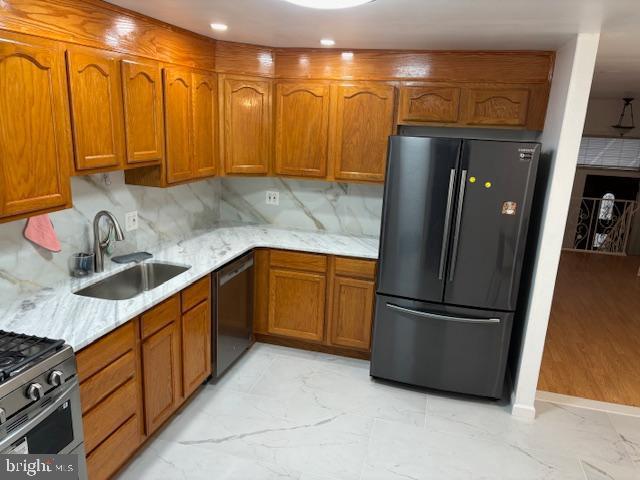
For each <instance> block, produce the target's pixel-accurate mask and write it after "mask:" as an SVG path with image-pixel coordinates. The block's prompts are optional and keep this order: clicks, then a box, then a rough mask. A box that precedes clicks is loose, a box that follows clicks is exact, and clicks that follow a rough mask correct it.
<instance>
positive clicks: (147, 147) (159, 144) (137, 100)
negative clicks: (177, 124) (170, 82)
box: [122, 60, 164, 165]
mask: <svg viewBox="0 0 640 480" xmlns="http://www.w3.org/2000/svg"><path fill="white" fill-rule="evenodd" d="M122 89H123V94H124V119H125V124H124V125H125V136H126V139H127V163H128V164H132V165H135V164H137V163H149V162H158V163H159V162H161V161H162V159H163V157H164V145H163V144H164V132H163V120H162V82H161V79H160V67H159V66H158V64H157V63H155V62H151V61H149V62H146V61H145V62H137V61H132V60H123V62H122Z"/></svg>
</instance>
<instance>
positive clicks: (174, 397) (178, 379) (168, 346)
mask: <svg viewBox="0 0 640 480" xmlns="http://www.w3.org/2000/svg"><path fill="white" fill-rule="evenodd" d="M178 298H179V297H178V296H174V297H172V298H170V299H169V300H166V301H165V302H164V303H161V304H160V305H158V306H156V307H154V308H153V309H151V310H149V311H148V312H146V313H145V314H143V316H142V329H143V331H144V330H145V324H146V323H150V322H153V323H158V324H162V325H163V326H162V327H161V328H160V329H159V330H157V331H155V332H154V333H152V334H150V335H149V336H148V337H143V339H142V385H143V390H144V410H145V426H146V433H147V435H151V434H152V433H153V432H155V431H156V430H157V429H158V427H159V426H160V425H162V424H163V423H164V421H165V420H166V419H168V418H169V417H170V416H171V415H172V414H173V412H175V411H176V410H177V409H178V407H179V406H180V405H181V403H182V373H181V367H180V365H181V362H182V359H181V353H180V352H181V340H180V306H179V305H180V304H179V301H176V300H177V299H178ZM167 305H175V308H167V307H166V306H167ZM147 320H148V322H147Z"/></svg>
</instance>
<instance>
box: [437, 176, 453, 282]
mask: <svg viewBox="0 0 640 480" xmlns="http://www.w3.org/2000/svg"><path fill="white" fill-rule="evenodd" d="M455 180H456V169H455V168H452V169H451V173H450V174H449V193H448V194H447V210H446V212H445V214H444V232H443V233H442V249H441V250H440V268H439V269H438V280H442V279H443V278H444V268H445V264H446V261H447V246H448V245H447V244H448V243H449V230H450V228H449V223H450V222H451V208H452V207H453V187H454V183H455Z"/></svg>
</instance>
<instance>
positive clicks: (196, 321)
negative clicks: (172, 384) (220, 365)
mask: <svg viewBox="0 0 640 480" xmlns="http://www.w3.org/2000/svg"><path fill="white" fill-rule="evenodd" d="M209 375H211V309H210V306H209V301H206V302H202V303H200V304H198V305H197V306H195V307H193V308H192V309H191V310H189V311H188V312H187V313H185V314H184V315H183V316H182V381H183V388H184V396H185V397H188V396H189V395H190V394H191V393H193V391H194V390H195V389H196V388H198V387H199V386H200V385H201V384H202V382H204V380H205V379H206V378H207V377H208V376H209Z"/></svg>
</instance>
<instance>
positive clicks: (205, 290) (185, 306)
mask: <svg viewBox="0 0 640 480" xmlns="http://www.w3.org/2000/svg"><path fill="white" fill-rule="evenodd" d="M210 292H211V276H210V275H207V276H206V277H204V278H202V279H200V280H198V281H197V282H196V283H194V284H193V285H191V286H189V287H187V288H185V289H184V290H183V291H182V312H183V313H184V312H186V311H187V310H191V309H192V308H193V307H195V306H196V305H197V304H199V303H201V302H204V301H205V300H208V299H209V294H210Z"/></svg>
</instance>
